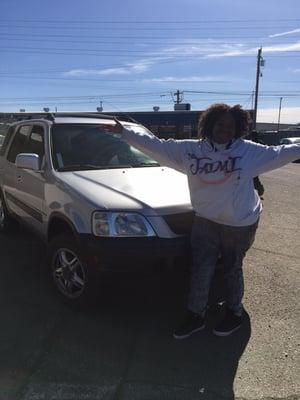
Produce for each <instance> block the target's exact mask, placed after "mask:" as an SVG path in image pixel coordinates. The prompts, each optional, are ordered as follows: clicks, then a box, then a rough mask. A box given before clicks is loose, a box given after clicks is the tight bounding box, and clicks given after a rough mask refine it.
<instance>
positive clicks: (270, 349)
mask: <svg viewBox="0 0 300 400" xmlns="http://www.w3.org/2000/svg"><path fill="white" fill-rule="evenodd" d="M261 179H262V182H263V184H264V185H265V189H266V193H265V196H264V197H265V200H264V212H263V214H262V217H261V221H260V226H259V229H258V233H257V237H256V241H255V243H254V245H253V247H252V249H251V250H250V251H249V252H248V254H247V257H246V260H245V264H244V271H245V298H244V305H245V309H246V311H247V318H246V322H245V324H244V326H243V327H242V329H241V330H239V331H237V332H235V333H234V334H232V335H231V336H229V337H227V338H222V337H216V336H214V335H213V334H212V332H211V331H212V327H213V325H214V324H215V323H216V321H217V320H218V318H220V313H222V310H218V309H211V311H210V314H209V318H208V326H207V328H206V329H205V330H204V331H201V332H198V333H197V334H195V335H193V336H192V337H190V338H188V339H186V340H175V339H173V337H172V330H173V328H174V326H176V324H177V323H178V322H179V321H180V319H181V317H182V316H183V313H184V300H185V296H186V280H185V279H183V278H184V276H183V275H181V274H177V275H176V276H175V277H171V276H170V274H162V275H153V274H146V275H145V276H139V277H136V276H134V277H133V276H128V277H127V278H126V279H124V278H122V279H121V278H119V279H117V278H116V279H112V280H110V281H107V282H103V283H102V284H101V285H100V286H99V293H98V295H97V297H96V298H95V301H94V303H93V304H92V305H91V306H90V307H89V308H88V309H86V310H79V311H76V310H72V309H70V308H68V307H67V306H66V305H64V304H63V303H62V302H61V300H60V299H59V298H58V297H57V296H56V294H55V293H54V291H53V289H52V286H51V284H50V282H49V279H48V274H47V271H46V269H45V267H44V263H43V261H44V254H45V248H44V247H43V245H42V244H41V243H40V242H39V241H38V240H37V239H36V238H34V237H33V236H32V235H31V234H30V233H28V232H26V231H24V230H21V231H20V232H18V233H16V234H14V235H10V236H4V235H0V265H1V280H0V318H1V319H0V321H1V325H0V327H1V329H0V400H81V399H84V400H125V399H126V400H127V399H128V400H185V399H187V400H233V399H240V400H245V399H252V400H254V399H264V400H270V399H286V400H295V399H299V398H300V396H299V394H300V385H299V382H300V379H299V376H300V366H299V320H300V318H299V317H300V312H299V267H300V164H295V163H293V164H289V165H287V166H285V167H284V168H281V169H279V170H276V171H273V172H270V173H268V174H265V175H263V176H262V177H261Z"/></svg>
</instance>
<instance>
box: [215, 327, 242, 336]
mask: <svg viewBox="0 0 300 400" xmlns="http://www.w3.org/2000/svg"><path fill="white" fill-rule="evenodd" d="M241 326H242V325H239V326H237V327H236V328H234V329H232V330H231V331H229V332H219V331H216V330H215V329H214V330H213V334H214V335H216V336H229V335H231V334H232V333H233V332H235V331H237V330H238V329H240V328H241Z"/></svg>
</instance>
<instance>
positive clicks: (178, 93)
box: [174, 89, 183, 104]
mask: <svg viewBox="0 0 300 400" xmlns="http://www.w3.org/2000/svg"><path fill="white" fill-rule="evenodd" d="M182 94H183V92H180V91H179V90H178V89H177V91H176V92H175V93H174V96H176V104H180V103H181V102H182V97H180V96H181V95H182Z"/></svg>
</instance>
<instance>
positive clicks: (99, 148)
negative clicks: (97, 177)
mask: <svg viewBox="0 0 300 400" xmlns="http://www.w3.org/2000/svg"><path fill="white" fill-rule="evenodd" d="M51 138H52V158H53V165H54V167H55V168H56V169H62V168H66V167H69V166H70V167H72V165H73V166H77V168H79V167H80V166H90V167H91V168H93V167H99V169H100V168H118V167H120V168H121V167H138V166H158V165H159V164H158V163H157V162H156V161H154V160H152V159H151V158H150V157H148V156H147V155H145V154H143V153H142V152H140V151H139V150H137V149H135V148H134V147H132V146H130V145H129V144H127V143H125V142H124V141H123V140H121V135H119V134H112V133H107V132H105V131H104V130H103V128H102V127H101V125H94V124H93V125H92V124H55V125H53V126H52V130H51Z"/></svg>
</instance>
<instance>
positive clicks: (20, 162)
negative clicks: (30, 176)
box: [16, 153, 41, 171]
mask: <svg viewBox="0 0 300 400" xmlns="http://www.w3.org/2000/svg"><path fill="white" fill-rule="evenodd" d="M16 166H17V168H23V169H32V170H33V171H40V169H41V162H40V157H39V156H38V155H37V154H31V153H21V154H18V155H17V158H16Z"/></svg>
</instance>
